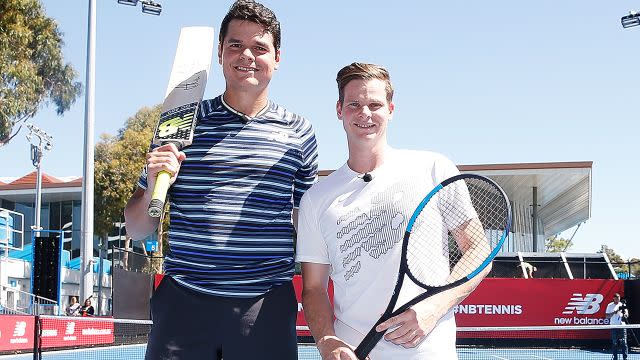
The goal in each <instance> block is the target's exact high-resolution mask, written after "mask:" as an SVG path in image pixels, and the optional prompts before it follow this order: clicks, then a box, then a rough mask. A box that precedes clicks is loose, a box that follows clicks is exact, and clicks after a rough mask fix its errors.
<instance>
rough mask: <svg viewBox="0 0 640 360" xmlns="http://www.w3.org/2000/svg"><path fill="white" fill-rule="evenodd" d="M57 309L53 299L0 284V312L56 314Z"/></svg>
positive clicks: (56, 303)
mask: <svg viewBox="0 0 640 360" xmlns="http://www.w3.org/2000/svg"><path fill="white" fill-rule="evenodd" d="M59 310H60V309H59V306H58V302H57V301H55V300H51V299H47V298H45V297H42V296H38V295H35V294H32V293H29V292H26V291H22V290H19V289H16V288H12V287H8V286H5V285H0V314H12V315H58V314H59Z"/></svg>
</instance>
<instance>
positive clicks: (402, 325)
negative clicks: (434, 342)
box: [376, 297, 448, 348]
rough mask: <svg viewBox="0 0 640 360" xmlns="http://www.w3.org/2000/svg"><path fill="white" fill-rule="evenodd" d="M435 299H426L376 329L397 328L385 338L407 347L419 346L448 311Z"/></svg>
mask: <svg viewBox="0 0 640 360" xmlns="http://www.w3.org/2000/svg"><path fill="white" fill-rule="evenodd" d="M433 299H434V298H433V297H432V298H428V299H425V300H423V301H421V302H420V303H418V304H416V305H414V306H413V307H411V308H410V309H408V310H407V311H405V312H403V313H402V314H400V315H397V316H394V317H392V318H391V319H389V320H387V321H385V322H383V323H382V324H380V325H378V326H377V327H376V331H378V332H381V331H385V330H387V329H392V328H395V329H393V330H392V331H390V332H388V333H387V334H385V336H384V339H385V340H387V341H390V342H392V343H394V344H396V345H400V346H402V347H405V348H413V347H416V346H418V344H420V343H421V342H422V340H424V339H425V338H426V337H427V335H429V333H431V331H432V330H433V328H434V327H435V326H436V324H437V322H438V320H440V318H441V317H442V316H444V314H446V313H447V311H448V310H446V309H442V307H441V306H438V305H436V304H437V302H435V301H433Z"/></svg>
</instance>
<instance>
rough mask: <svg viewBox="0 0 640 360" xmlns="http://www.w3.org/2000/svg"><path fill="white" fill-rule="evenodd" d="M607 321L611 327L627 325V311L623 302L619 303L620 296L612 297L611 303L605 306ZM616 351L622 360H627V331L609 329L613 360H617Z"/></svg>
mask: <svg viewBox="0 0 640 360" xmlns="http://www.w3.org/2000/svg"><path fill="white" fill-rule="evenodd" d="M606 313H607V319H609V324H611V325H623V324H626V323H627V318H629V310H628V309H627V307H626V306H625V304H624V303H623V302H621V301H620V294H618V293H616V294H615V295H614V296H613V301H612V302H610V303H609V305H607V310H606ZM618 349H620V350H621V352H622V359H623V360H627V353H628V349H627V329H611V350H612V351H613V360H618Z"/></svg>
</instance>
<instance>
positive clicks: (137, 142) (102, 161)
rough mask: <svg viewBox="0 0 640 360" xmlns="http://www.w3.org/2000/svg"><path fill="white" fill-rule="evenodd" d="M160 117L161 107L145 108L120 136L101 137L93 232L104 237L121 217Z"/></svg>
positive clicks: (96, 174)
mask: <svg viewBox="0 0 640 360" xmlns="http://www.w3.org/2000/svg"><path fill="white" fill-rule="evenodd" d="M159 117H160V105H158V106H156V107H154V108H151V109H150V108H143V109H141V110H139V111H138V112H137V113H136V114H135V115H134V116H133V117H131V118H129V119H128V120H127V121H126V123H125V126H124V127H123V128H122V129H120V130H119V131H118V135H117V136H109V135H102V138H101V140H100V142H99V143H98V144H97V145H96V149H95V172H94V174H95V175H94V176H95V181H94V183H95V185H94V204H95V206H94V219H95V220H94V229H95V232H96V233H97V234H99V235H100V236H102V237H106V236H107V235H106V234H108V233H109V231H110V230H111V229H112V228H113V223H114V222H116V221H120V219H121V218H122V214H123V211H124V207H125V205H126V204H127V201H128V200H129V197H130V196H131V194H132V193H133V191H134V190H135V186H136V185H135V184H136V182H137V180H138V177H139V176H140V171H141V170H142V168H143V166H144V164H145V155H146V153H147V152H148V150H149V143H150V142H151V138H152V137H153V130H154V129H155V125H156V124H157V122H158V118H159Z"/></svg>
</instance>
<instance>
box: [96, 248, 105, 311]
mask: <svg viewBox="0 0 640 360" xmlns="http://www.w3.org/2000/svg"><path fill="white" fill-rule="evenodd" d="M102 250H103V245H102V241H100V245H98V257H99V258H100V262H99V263H98V314H97V315H102V311H101V310H102V278H103V274H104V262H103V260H102V259H103V255H102Z"/></svg>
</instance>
